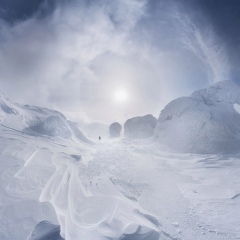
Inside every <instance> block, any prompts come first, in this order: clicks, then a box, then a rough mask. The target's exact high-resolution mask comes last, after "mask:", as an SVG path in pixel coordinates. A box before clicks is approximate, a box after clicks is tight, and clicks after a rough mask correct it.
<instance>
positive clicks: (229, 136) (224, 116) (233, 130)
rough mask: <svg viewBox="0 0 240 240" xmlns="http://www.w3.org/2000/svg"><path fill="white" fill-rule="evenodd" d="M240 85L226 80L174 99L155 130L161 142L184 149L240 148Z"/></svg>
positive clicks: (195, 150)
mask: <svg viewBox="0 0 240 240" xmlns="http://www.w3.org/2000/svg"><path fill="white" fill-rule="evenodd" d="M235 103H237V104H239V103H240V88H239V86H237V85H236V84H235V83H234V82H232V81H222V82H218V83H216V84H213V85H212V86H210V87H208V88H206V89H202V90H199V91H196V92H194V93H193V94H192V95H190V96H189V97H181V98H178V99H176V100H174V101H172V102H170V103H169V104H168V105H167V106H166V107H165V109H164V110H163V111H162V112H161V114H160V116H159V119H158V124H157V127H156V129H155V137H156V138H157V139H158V141H159V142H160V143H162V144H163V145H166V146H168V147H170V148H172V149H175V150H177V151H180V152H192V153H219V152H221V153H225V152H231V151H239V149H240V148H239V147H240V115H239V113H237V112H236V110H235V109H234V106H233V104H235Z"/></svg>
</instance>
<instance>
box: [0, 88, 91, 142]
mask: <svg viewBox="0 0 240 240" xmlns="http://www.w3.org/2000/svg"><path fill="white" fill-rule="evenodd" d="M0 123H1V124H3V125H4V126H6V127H9V128H13V129H15V130H18V131H21V132H23V133H24V134H28V135H31V136H46V137H61V138H65V139H70V138H76V139H78V140H80V141H82V142H85V143H92V142H91V141H90V140H89V139H88V138H87V137H86V136H85V134H84V133H83V132H82V131H81V130H80V129H79V127H78V125H77V124H76V123H73V122H71V121H68V120H67V119H66V117H65V116H64V115H63V114H62V113H60V112H58V111H55V110H51V109H47V108H42V107H37V106H30V105H21V104H15V103H12V102H11V100H10V99H9V98H8V97H7V96H6V95H5V94H4V93H3V92H1V91H0Z"/></svg>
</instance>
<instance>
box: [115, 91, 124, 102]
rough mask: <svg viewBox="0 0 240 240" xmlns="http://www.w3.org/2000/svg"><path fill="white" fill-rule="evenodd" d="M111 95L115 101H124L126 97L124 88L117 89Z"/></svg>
mask: <svg viewBox="0 0 240 240" xmlns="http://www.w3.org/2000/svg"><path fill="white" fill-rule="evenodd" d="M113 96H114V99H115V101H116V102H125V101H126V100H127V99H128V94H127V92H126V91H125V90H124V89H118V90H117V91H115V92H114V94H113Z"/></svg>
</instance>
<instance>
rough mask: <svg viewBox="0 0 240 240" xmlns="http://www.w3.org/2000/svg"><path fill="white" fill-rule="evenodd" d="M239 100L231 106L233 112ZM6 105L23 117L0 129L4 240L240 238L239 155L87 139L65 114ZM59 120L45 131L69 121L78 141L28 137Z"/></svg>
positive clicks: (9, 118) (0, 232) (8, 119)
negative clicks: (32, 130)
mask: <svg viewBox="0 0 240 240" xmlns="http://www.w3.org/2000/svg"><path fill="white" fill-rule="evenodd" d="M235 90H236V89H235ZM236 96H237V95H236ZM229 97H230V96H229ZM192 99H193V100H192ZM196 99H197V98H195V97H191V98H189V99H188V98H187V99H186V100H185V99H184V100H183V105H184V104H185V105H186V104H187V105H188V106H191V107H192V106H193V105H192V104H193V103H194V104H196V103H195V100H196ZM210 99H211V103H212V102H214V104H213V106H214V105H218V104H217V103H216V101H218V100H219V98H218V100H216V101H215V98H210ZM213 99H214V101H213ZM178 101H180V102H181V101H182V100H181V99H180V100H177V101H176V102H178ZM196 101H197V100H196ZM198 101H199V102H201V101H200V100H198ZM232 102H235V101H232V100H231V102H229V101H228V102H225V103H224V106H226V111H227V112H228V113H229V114H231V113H232V112H231V111H232V108H231V107H230V106H231V105H232ZM219 104H220V105H221V107H223V103H222V101H221V102H219ZM7 105H8V106H11V107H12V109H15V110H17V111H18V114H13V113H6V112H4V116H5V119H4V122H2V124H0V132H1V134H0V176H1V184H0V213H1V214H0V226H1V227H0V239H1V240H10V239H11V240H12V239H14V240H18V239H19V240H21V239H28V240H36V239H42V240H43V239H52V238H56V239H58V238H59V239H61V238H60V237H59V234H61V236H62V237H63V238H64V239H65V240H76V239H77V240H81V239H82V240H86V239H91V240H106V239H108V240H120V239H121V240H159V239H164V240H173V239H182V240H192V239H196V240H236V239H239V238H240V231H239V225H240V197H239V196H240V179H239V169H240V168H239V167H240V162H239V157H240V155H239V153H229V154H225V153H224V154H221V153H217V154H216V153H214V154H195V153H177V152H172V151H169V149H168V148H166V147H164V146H163V145H161V144H159V142H158V141H156V139H155V138H149V139H128V138H126V139H121V138H118V139H114V140H112V139H107V140H103V141H101V142H99V141H98V142H95V143H94V142H88V141H89V140H88V139H87V138H86V137H85V135H84V134H83V133H82V131H81V130H80V129H79V127H78V125H77V124H75V123H72V122H69V121H68V120H67V119H66V118H65V117H64V116H63V115H62V114H60V113H58V112H54V111H53V110H49V109H48V110H47V109H41V108H39V107H33V106H23V105H19V104H13V103H11V102H10V100H9V101H8V102H7ZM185 105H184V111H185ZM194 106H196V108H197V107H199V104H196V105H194ZM200 106H202V108H201V109H202V111H203V118H204V117H205V118H206V119H207V117H206V116H208V115H207V113H206V114H205V111H206V109H208V108H205V107H204V105H203V104H200ZM213 106H212V107H213ZM191 107H190V108H189V109H192V108H191ZM214 109H217V110H218V114H219V115H217V116H222V115H221V114H225V113H224V110H222V112H219V111H220V107H219V108H217V107H216V108H214ZM230 109H231V111H230ZM172 110H173V109H172ZM210 110H211V111H213V110H212V108H211V109H210ZM210 110H209V111H210ZM198 111H200V110H198ZM168 113H169V111H168ZM172 113H173V115H172V116H173V117H176V116H175V115H174V112H172ZM177 114H179V116H180V115H181V111H180V110H179V111H178V112H177ZM183 115H185V112H183ZM205 115H206V116H205ZM51 116H57V117H58V118H57V119H58V120H59V118H60V119H61V121H59V122H60V123H61V124H53V126H52V125H51V124H50V125H47V126H48V127H47V128H46V129H47V130H49V128H50V130H51V131H52V129H53V130H54V129H55V127H57V129H59V126H60V129H61V127H62V123H64V124H63V126H64V127H67V129H68V130H69V132H70V134H71V135H70V137H67V138H66V137H65V135H61V134H57V135H50V134H46V132H44V134H43V133H42V132H41V131H40V133H39V132H38V134H28V133H26V132H25V131H23V130H24V129H25V128H27V127H30V126H35V125H36V124H39V123H45V122H44V120H45V119H48V117H51ZM230 117H232V115H230ZM219 118H220V117H219ZM58 120H57V123H59V122H58ZM236 120H237V121H238V118H236ZM30 123H31V124H32V123H34V124H32V125H31V124H30ZM51 123H52V122H51ZM227 123H228V120H226V123H224V124H227ZM221 124H222V122H221ZM229 124H230V123H229ZM14 126H16V127H15V128H14ZM52 127H53V128H52ZM158 127H159V126H158ZM76 129H78V130H79V132H78V131H77V130H76ZM51 131H50V132H51ZM76 132H78V134H79V135H78V134H76Z"/></svg>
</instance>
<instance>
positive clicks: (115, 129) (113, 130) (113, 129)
mask: <svg viewBox="0 0 240 240" xmlns="http://www.w3.org/2000/svg"><path fill="white" fill-rule="evenodd" d="M121 130H122V126H121V124H120V123H118V122H114V123H112V124H111V125H110V126H109V133H110V137H113V138H114V137H120V134H121Z"/></svg>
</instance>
